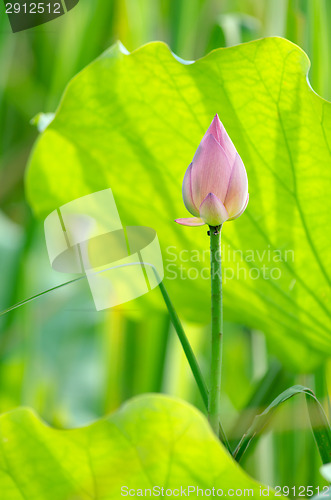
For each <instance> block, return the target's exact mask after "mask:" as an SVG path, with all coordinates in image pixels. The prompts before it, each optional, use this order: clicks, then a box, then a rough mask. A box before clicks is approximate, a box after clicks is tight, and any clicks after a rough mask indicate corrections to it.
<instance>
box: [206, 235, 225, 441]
mask: <svg viewBox="0 0 331 500" xmlns="http://www.w3.org/2000/svg"><path fill="white" fill-rule="evenodd" d="M221 227H222V226H217V227H214V226H210V231H209V234H210V276H211V326H212V327H211V334H212V349H211V381H210V393H209V402H208V415H209V422H210V425H211V427H212V429H213V430H214V432H215V434H217V435H219V425H220V413H221V400H220V392H221V376H222V336H223V334H222V331H223V307H222V263H221Z"/></svg>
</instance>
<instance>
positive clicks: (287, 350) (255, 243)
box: [27, 38, 331, 371]
mask: <svg viewBox="0 0 331 500" xmlns="http://www.w3.org/2000/svg"><path fill="white" fill-rule="evenodd" d="M308 68H309V61H308V58H307V56H306V55H305V54H304V52H302V50H301V49H299V48H298V47H297V46H295V45H293V44H291V43H290V42H288V41H286V40H283V39H280V38H268V39H263V40H259V41H256V42H252V43H248V44H244V45H239V46H236V47H231V48H228V49H219V50H216V51H213V52H212V53H210V54H209V55H208V56H206V57H204V58H203V59H201V60H199V61H197V62H195V63H185V62H184V61H181V60H179V59H178V58H176V57H174V55H173V54H172V53H171V52H170V51H169V49H168V48H167V47H166V46H165V45H164V44H162V43H151V44H149V45H146V46H144V47H142V48H141V49H138V50H136V51H135V52H133V53H132V54H128V53H127V52H126V51H125V50H124V49H123V47H122V46H121V45H115V46H113V47H112V48H111V49H110V50H109V51H107V52H106V53H105V54H104V55H103V56H102V57H100V58H99V59H98V60H96V61H95V62H94V63H92V64H91V65H90V66H88V67H87V68H86V69H85V70H84V71H83V72H81V73H80V74H79V75H78V76H77V77H76V78H74V79H73V80H72V82H71V83H70V84H69V86H68V88H67V90H66V92H65V94H64V97H63V100H62V101H61V104H60V107H59V109H58V111H57V113H56V116H55V118H54V120H53V121H52V123H51V124H50V125H48V127H47V129H46V130H45V131H44V133H43V134H42V135H41V137H40V139H39V141H38V143H37V145H36V148H35V150H34V152H33V154H32V158H31V162H30V168H29V170H28V175H27V195H28V199H29V201H30V204H31V206H32V207H33V209H34V210H35V212H36V213H37V214H38V215H39V216H41V217H43V216H46V215H47V214H48V213H49V212H50V211H52V210H53V209H55V208H57V207H59V206H61V205H62V204H63V203H65V202H68V201H70V200H72V199H74V198H77V197H80V196H82V195H85V194H88V193H90V192H93V191H97V190H101V189H104V188H107V187H111V188H112V190H113V192H114V195H115V198H116V202H117V204H118V207H119V210H120V214H121V218H122V221H123V223H124V224H127V225H132V224H139V225H147V226H151V227H153V228H155V229H156V230H157V232H158V236H159V238H160V241H161V246H162V250H163V254H164V261H165V267H166V276H167V278H166V282H167V283H166V285H167V287H168V289H169V292H170V295H171V296H172V298H173V301H174V303H175V305H176V308H177V309H178V311H179V313H180V315H181V316H182V317H183V318H186V319H188V320H191V321H203V322H206V321H208V314H209V281H208V267H209V256H208V251H207V249H208V245H209V241H208V237H207V234H206V229H207V228H206V227H200V228H188V227H182V226H181V227H180V226H178V225H176V224H175V223H174V222H173V220H174V219H175V218H177V217H185V216H188V215H189V214H188V213H187V211H186V209H185V207H184V205H183V202H182V197H181V183H182V178H183V175H184V172H185V170H186V168H187V166H188V164H189V163H190V161H191V160H192V157H193V155H194V152H195V150H196V148H197V146H198V144H199V142H200V140H201V137H202V135H203V134H204V132H205V130H206V129H207V127H208V125H209V123H210V122H211V120H212V117H213V115H214V114H215V113H218V114H219V116H220V118H221V120H222V121H223V123H224V125H225V127H226V129H227V130H228V132H229V134H230V136H231V138H232V139H233V142H234V144H235V146H236V147H237V149H238V151H239V153H240V154H241V156H242V158H243V160H244V163H245V165H246V167H247V171H248V178H249V192H250V202H249V206H248V209H247V210H246V212H245V213H244V215H243V216H241V217H240V218H239V219H238V220H236V221H234V222H228V223H226V224H225V226H224V228H223V231H222V232H223V260H224V270H225V276H224V281H225V286H224V303H225V317H226V318H227V319H230V320H234V321H237V322H240V323H244V324H246V325H247V326H249V327H253V328H257V329H260V330H262V331H263V332H265V334H266V335H267V338H268V339H269V340H270V342H271V344H272V346H273V349H274V351H275V352H276V353H277V354H278V355H279V356H280V357H281V359H282V361H283V362H287V363H288V364H289V365H290V366H291V367H292V368H293V367H294V368H296V369H299V370H303V371H307V370H309V369H310V368H312V367H313V366H314V365H316V364H317V363H318V361H319V360H320V357H321V356H326V355H330V354H331V334H330V325H331V321H330V317H331V304H330V264H331V261H330V260H331V253H330V251H329V245H330V220H331V218H330V213H331V197H330V195H329V193H330V187H331V169H330V162H331V106H330V104H329V103H328V102H326V101H324V100H323V99H321V98H320V97H319V96H317V95H316V94H315V93H314V92H313V90H312V89H311V88H310V86H309V84H308V83H307V72H308ZM232 274H233V275H234V276H233V279H230V278H231V277H232ZM157 294H158V292H157V291H154V292H152V293H151V294H150V295H149V296H150V298H151V299H153V298H155V297H156V296H157Z"/></svg>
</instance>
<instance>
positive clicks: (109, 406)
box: [0, 0, 331, 487]
mask: <svg viewBox="0 0 331 500" xmlns="http://www.w3.org/2000/svg"><path fill="white" fill-rule="evenodd" d="M1 9H2V10H1V15H0V123H1V135H0V279H1V287H0V309H1V310H2V309H5V308H6V307H8V306H9V305H11V304H13V303H15V302H17V301H19V300H22V299H24V298H26V297H28V296H30V295H32V294H34V293H37V292H39V291H41V290H44V289H47V288H50V287H51V286H53V285H56V284H58V283H61V282H63V281H65V278H66V277H65V276H61V275H59V274H57V273H55V272H53V271H52V270H51V269H50V266H49V262H48V257H47V253H46V248H45V243H44V236H43V226H42V223H41V222H40V221H36V220H35V219H34V218H33V215H32V214H31V211H30V209H29V207H28V205H27V203H26V201H25V196H24V170H25V166H26V161H27V158H28V155H29V153H30V151H31V148H32V145H33V142H34V140H35V139H36V137H37V131H36V130H35V128H34V127H33V126H32V125H31V124H30V121H31V119H32V118H33V117H34V116H35V115H36V114H37V113H38V112H40V111H43V112H52V111H54V110H55V109H56V106H57V104H58V102H59V100H60V97H61V94H62V92H63V89H64V87H65V86H66V84H67V83H68V81H69V80H70V78H72V77H73V76H74V75H75V74H76V73H77V72H78V71H80V70H81V69H82V68H83V67H84V66H85V65H86V64H88V63H89V62H91V61H92V60H93V59H94V58H95V57H97V56H98V55H99V54H100V53H101V52H102V51H104V50H105V49H106V48H107V47H109V46H110V45H111V44H112V43H113V42H114V41H116V40H118V39H119V40H121V42H122V43H123V44H124V45H125V47H126V48H127V49H128V50H129V51H132V50H134V49H135V48H137V47H139V46H140V45H142V44H144V43H147V42H149V41H151V40H163V41H165V42H167V43H168V44H169V45H170V47H171V49H172V50H173V51H174V52H175V53H176V54H177V55H179V56H180V57H182V58H184V59H190V60H191V59H196V58H198V57H201V56H203V55H204V54H206V53H207V52H209V51H210V50H212V49H214V48H218V47H226V46H231V45H235V44H238V43H241V42H247V41H250V40H253V39H256V38H259V37H264V36H271V35H272V36H275V35H277V36H283V37H286V38H288V39H289V40H291V41H293V42H295V43H297V44H298V45H299V46H300V47H302V48H303V49H304V50H305V51H306V52H307V54H308V55H309V57H310V59H311V62H312V69H311V71H310V75H309V79H310V83H311V85H312V87H313V89H314V90H315V91H316V92H317V93H319V94H320V95H322V96H323V97H325V98H327V99H330V98H331V67H330V64H331V58H330V56H331V54H330V51H331V31H330V26H331V2H330V0H94V1H88V0H80V3H79V5H78V6H77V7H76V8H75V9H74V10H73V11H71V12H70V13H68V14H67V15H65V16H64V17H63V18H59V19H57V20H55V21H52V22H51V23H50V24H47V25H44V26H41V27H38V28H35V29H32V30H28V31H25V32H21V33H17V34H13V33H12V32H11V30H10V26H9V22H8V19H7V17H6V15H5V13H4V11H3V5H1ZM123 92H125V89H123ZM59 189H61V186H59ZM139 307H140V304H139V301H136V303H132V309H133V314H132V315H130V317H128V315H127V314H126V312H124V311H123V310H121V308H116V309H115V310H111V311H107V312H103V313H98V314H97V313H96V312H95V311H94V310H93V304H92V302H91V298H90V296H89V292H88V289H87V285H86V283H84V282H80V283H79V284H75V285H70V286H68V287H66V288H64V289H61V290H60V291H57V292H53V293H52V294H49V295H48V296H44V297H43V298H41V299H39V300H38V301H35V302H32V303H31V304H29V305H27V306H25V307H23V308H21V309H18V310H16V311H14V312H12V313H10V314H8V315H6V316H4V317H1V318H0V411H1V412H4V411H8V410H10V409H12V408H14V407H16V406H18V405H27V406H31V407H33V408H34V409H36V410H37V411H38V412H39V414H40V415H41V416H42V417H43V418H45V419H46V420H47V421H48V422H49V423H51V424H52V425H55V426H58V427H69V426H77V425H81V424H86V423H88V422H91V421H92V420H94V419H96V418H98V417H101V416H103V415H104V414H106V413H108V412H110V411H112V410H114V409H115V408H117V407H118V406H119V405H120V404H121V403H122V402H123V401H124V400H126V399H128V398H130V397H132V396H134V395H136V394H140V393H143V392H150V391H152V392H153V391H155V392H165V393H168V394H171V395H176V396H180V397H182V398H184V399H186V400H189V401H191V402H192V403H194V404H196V405H197V406H198V407H202V405H201V401H200V399H199V395H198V393H197V391H196V389H195V386H194V381H193V378H192V376H191V374H190V371H189V368H188V366H187V363H186V360H185V358H184V356H183V354H182V352H181V348H180V345H179V342H178V340H177V338H176V336H175V334H174V332H173V330H172V328H171V326H170V322H169V318H168V316H167V314H166V312H164V314H160V313H159V312H155V313H153V312H152V311H148V312H146V313H145V314H144V316H143V317H141V315H139V314H138V312H139V311H138V310H139ZM135 309H136V310H137V314H136V315H135V314H134V310H135ZM186 326H187V329H188V333H189V337H190V340H191V342H192V345H193V347H194V348H195V350H196V351H197V352H198V357H199V360H200V363H201V366H202V368H203V369H204V368H206V366H207V363H208V356H209V352H208V351H209V349H208V345H209V344H208V340H207V339H208V335H209V329H208V327H205V328H202V327H199V326H197V325H186ZM225 331H226V336H225V350H224V378H223V380H224V383H223V395H222V397H223V406H224V410H223V413H224V415H225V427H226V429H227V431H228V434H229V435H230V437H231V438H232V440H233V442H236V441H237V440H238V438H239V437H240V435H241V433H242V432H243V431H244V430H245V429H246V428H247V425H248V423H249V420H250V419H251V415H252V411H253V412H255V411H256V409H257V408H263V407H265V406H266V405H267V404H268V403H269V402H270V401H271V399H272V398H273V397H274V396H276V395H277V394H278V393H279V392H281V391H282V390H284V389H286V388H287V387H288V386H290V385H291V384H293V383H302V384H303V385H307V386H310V387H312V388H313V389H315V391H316V393H317V395H318V397H320V398H321V399H322V400H323V401H324V402H325V404H326V400H327V382H326V380H327V371H328V367H327V366H325V365H324V366H321V367H320V368H319V369H318V370H317V371H316V373H313V374H306V375H300V376H298V375H296V374H295V373H288V372H286V371H285V370H284V369H283V368H282V365H281V360H275V359H272V357H271V356H270V354H269V353H268V349H267V347H266V344H265V339H264V337H263V334H262V333H260V332H255V331H248V330H247V328H245V326H244V325H240V318H238V324H237V325H233V324H226V325H225ZM243 465H244V467H245V468H246V470H248V472H250V473H251V474H252V475H254V476H255V477H256V478H258V479H261V480H262V481H264V482H268V483H269V484H274V485H276V484H278V485H287V486H290V487H291V486H294V485H297V486H298V485H311V484H313V485H317V484H323V482H322V481H321V477H320V475H319V473H318V468H319V466H320V459H319V457H318V454H317V452H316V449H315V444H314V442H313V438H312V435H311V432H310V430H309V424H308V420H307V416H306V410H305V401H304V398H303V397H302V399H301V398H299V400H297V401H291V402H289V403H287V405H286V406H285V407H284V409H283V410H281V411H280V413H278V417H277V421H276V422H275V423H274V426H273V427H272V431H271V432H269V433H267V434H266V435H265V437H263V439H261V440H260V442H259V444H258V446H256V447H255V448H254V450H253V452H252V453H250V454H249V455H248V456H247V458H246V459H245V460H244V462H243Z"/></svg>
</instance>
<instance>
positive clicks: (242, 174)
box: [224, 153, 248, 217]
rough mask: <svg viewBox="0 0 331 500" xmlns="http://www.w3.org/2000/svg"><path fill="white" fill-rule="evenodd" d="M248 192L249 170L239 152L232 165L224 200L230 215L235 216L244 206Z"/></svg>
mask: <svg viewBox="0 0 331 500" xmlns="http://www.w3.org/2000/svg"><path fill="white" fill-rule="evenodd" d="M247 194H248V180H247V172H246V169H245V167H244V164H243V162H242V159H241V158H240V156H239V155H238V153H237V156H236V159H235V162H234V164H233V167H232V172H231V177H230V180H229V185H228V191H227V193H226V197H225V200H224V205H225V206H226V209H227V211H228V213H229V215H230V217H233V216H234V215H235V214H237V213H238V212H240V210H241V209H242V208H243V205H244V204H245V201H246V199H247Z"/></svg>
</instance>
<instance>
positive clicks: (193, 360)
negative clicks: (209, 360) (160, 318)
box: [159, 281, 208, 408]
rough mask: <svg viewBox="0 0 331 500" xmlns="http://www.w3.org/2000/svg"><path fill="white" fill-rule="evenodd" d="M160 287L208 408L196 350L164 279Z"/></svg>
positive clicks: (205, 388)
mask: <svg viewBox="0 0 331 500" xmlns="http://www.w3.org/2000/svg"><path fill="white" fill-rule="evenodd" d="M159 288H160V291H161V293H162V297H163V300H164V302H165V305H166V306H167V309H168V312H169V315H170V319H171V322H172V324H173V326H174V328H175V330H176V332H177V335H178V338H179V341H180V343H181V344H182V347H183V350H184V353H185V356H186V358H187V361H188V363H189V365H190V367H191V370H192V373H193V376H194V378H195V381H196V383H197V386H198V388H199V390H200V394H201V397H202V399H203V402H204V404H205V406H206V408H208V389H207V386H206V384H205V381H204V379H203V376H202V373H201V370H200V367H199V365H198V362H197V359H196V357H195V355H194V352H193V350H192V347H191V344H190V343H189V341H188V338H187V337H186V334H185V332H184V328H183V326H182V324H181V322H180V319H179V317H178V315H177V313H176V310H175V308H174V306H173V304H172V302H171V300H170V297H169V295H168V292H167V290H166V288H165V286H164V284H163V283H162V281H161V282H160V283H159Z"/></svg>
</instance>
